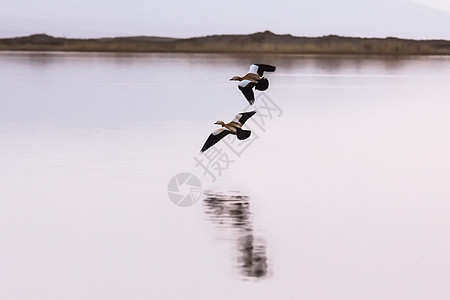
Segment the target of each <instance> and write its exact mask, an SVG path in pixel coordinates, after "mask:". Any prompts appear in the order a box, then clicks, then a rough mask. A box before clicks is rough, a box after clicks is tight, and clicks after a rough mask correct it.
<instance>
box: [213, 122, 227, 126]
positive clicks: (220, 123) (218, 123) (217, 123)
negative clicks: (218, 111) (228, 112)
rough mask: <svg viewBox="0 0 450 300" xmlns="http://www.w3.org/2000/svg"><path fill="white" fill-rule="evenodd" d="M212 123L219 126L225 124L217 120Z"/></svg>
mask: <svg viewBox="0 0 450 300" xmlns="http://www.w3.org/2000/svg"><path fill="white" fill-rule="evenodd" d="M214 124H216V125H221V126H223V125H225V123H224V122H223V121H217V122H216V123H214Z"/></svg>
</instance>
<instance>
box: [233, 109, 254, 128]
mask: <svg viewBox="0 0 450 300" xmlns="http://www.w3.org/2000/svg"><path fill="white" fill-rule="evenodd" d="M254 114H256V111H255V110H254V111H249V112H242V113H238V114H237V115H236V116H235V117H234V120H233V122H238V123H240V124H241V125H244V123H245V122H246V121H247V120H248V119H250V118H251V117H252V116H253V115H254Z"/></svg>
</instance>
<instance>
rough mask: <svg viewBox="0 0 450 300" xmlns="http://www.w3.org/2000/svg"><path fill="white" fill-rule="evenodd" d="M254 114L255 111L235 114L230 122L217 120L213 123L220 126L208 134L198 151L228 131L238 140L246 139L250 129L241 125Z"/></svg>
mask: <svg viewBox="0 0 450 300" xmlns="http://www.w3.org/2000/svg"><path fill="white" fill-rule="evenodd" d="M254 114H256V111H251V112H243V113H239V114H237V115H236V116H235V117H234V119H233V121H231V122H230V123H227V124H225V122H223V121H217V122H216V123H214V124H217V125H221V126H222V127H221V128H219V129H217V130H215V131H214V132H213V133H211V134H210V135H209V137H208V139H207V140H206V142H205V144H204V145H203V148H202V150H200V152H204V151H206V150H208V149H209V148H210V147H212V146H213V145H215V144H216V143H217V142H218V141H220V140H221V139H223V138H224V137H226V136H227V135H228V134H230V133H231V134H234V135H236V136H237V138H238V139H239V140H245V139H247V138H248V137H249V136H250V135H251V131H250V130H244V129H242V128H241V127H242V125H244V123H245V122H246V121H247V120H248V119H250V118H251V116H253V115H254Z"/></svg>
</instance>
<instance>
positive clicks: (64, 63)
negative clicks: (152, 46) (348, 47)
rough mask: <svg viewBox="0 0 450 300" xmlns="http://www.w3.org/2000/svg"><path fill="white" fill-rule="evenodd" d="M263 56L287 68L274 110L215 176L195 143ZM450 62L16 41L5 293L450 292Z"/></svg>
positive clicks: (270, 98) (233, 105)
mask: <svg viewBox="0 0 450 300" xmlns="http://www.w3.org/2000/svg"><path fill="white" fill-rule="evenodd" d="M252 62H264V63H270V64H275V65H277V67H278V69H277V71H276V72H275V73H273V74H267V76H268V78H269V80H270V88H269V90H268V91H267V92H265V94H264V95H263V97H265V98H258V99H257V102H256V108H257V109H258V110H259V112H260V115H263V114H265V118H264V119H263V122H264V124H263V125H262V126H259V125H261V123H259V125H258V123H257V122H256V121H258V120H259V122H261V120H262V119H255V120H254V122H251V120H249V121H248V124H246V125H247V126H249V128H250V127H251V128H252V130H253V131H254V135H253V137H256V136H257V138H255V139H254V140H253V142H252V143H251V144H249V145H248V146H247V147H246V148H243V147H241V148H233V147H235V146H236V145H237V144H234V141H233V140H232V139H229V140H225V141H223V143H221V144H218V146H220V149H219V150H221V151H223V152H222V154H226V156H227V158H228V167H227V168H225V169H224V170H222V171H221V173H220V174H218V173H217V171H216V173H214V174H215V175H216V176H215V177H216V178H215V180H214V181H213V178H212V177H211V176H209V175H208V174H205V172H204V170H203V169H202V168H201V167H199V165H198V162H197V160H196V159H204V162H206V160H207V156H200V154H199V150H200V148H201V146H202V145H203V143H204V141H205V140H206V138H207V136H208V135H209V133H210V132H211V131H212V130H214V129H215V125H213V123H214V122H215V121H217V120H224V121H230V120H231V119H232V118H233V116H234V115H235V114H236V113H238V112H240V111H242V110H243V109H245V108H246V107H247V103H246V101H245V100H244V98H243V96H242V95H241V94H240V92H239V91H238V90H237V88H236V84H235V83H233V82H229V81H228V79H229V78H231V76H233V75H242V74H244V73H245V72H246V71H247V69H248V65H249V64H250V63H252ZM449 80H450V58H448V57H405V58H381V57H335V56H329V57H317V56H256V57H252V56H241V57H236V56H226V55H205V54H192V55H174V54H136V55H129V54H122V55H112V54H61V53H1V54H0V82H1V86H2V95H1V97H0V166H1V170H2V172H1V173H0V190H1V199H2V209H1V210H0V236H1V253H2V255H1V258H0V265H1V266H2V267H1V271H0V298H2V299H30V298H32V299H61V298H63V299H99V298H108V299H149V298H151V299H248V298H252V299H274V298H282V299H292V298H306V299H448V297H449V296H450V288H449V287H448V283H447V281H448V278H449V277H450V271H449V270H450V259H449V256H448V253H449V252H450V242H449V241H448V238H447V237H448V235H449V233H450V218H449V211H450V204H449V203H450V202H449V199H450V191H449V189H448V181H449V178H450V159H449V157H448V153H450V142H449V140H448V128H450V121H449V120H450V119H449V118H448V115H449V113H450V102H449V101H448V99H449V98H448V95H449V94H450V85H448V82H449ZM264 103H266V104H267V103H268V104H271V105H272V106H271V108H272V109H274V110H270V109H268V108H267V106H266V107H264V106H263V104H264ZM274 105H275V106H274ZM270 113H273V115H270V116H269V114H270ZM258 126H259V127H258ZM227 145H229V146H230V145H231V146H230V147H228V146H227ZM233 145H234V146H233ZM236 147H237V146H236ZM233 149H234V150H236V149H239V150H236V151H234V152H233V151H232V150H233ZM209 155H211V153H210V154H209ZM223 157H225V156H223ZM180 172H190V173H192V174H195V176H197V177H198V178H199V179H200V181H201V183H202V186H203V190H204V193H203V194H202V197H201V199H200V200H199V201H198V202H197V203H196V204H195V205H193V206H191V207H189V208H180V207H177V206H175V205H174V204H173V203H172V202H171V201H170V200H169V198H168V194H167V188H168V183H169V181H170V180H171V178H172V177H173V176H174V175H176V174H178V173H180Z"/></svg>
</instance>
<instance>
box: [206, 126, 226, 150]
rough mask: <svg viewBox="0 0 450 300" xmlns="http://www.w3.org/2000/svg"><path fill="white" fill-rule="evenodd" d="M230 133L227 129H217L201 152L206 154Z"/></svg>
mask: <svg viewBox="0 0 450 300" xmlns="http://www.w3.org/2000/svg"><path fill="white" fill-rule="evenodd" d="M229 133H230V131H229V130H228V129H225V128H219V129H217V130H216V131H214V132H213V133H211V134H210V135H209V137H208V139H207V140H206V142H205V144H204V145H203V147H202V150H200V152H205V151H206V150H208V149H209V148H210V147H212V146H213V145H215V144H216V143H217V142H218V141H220V140H221V139H223V138H224V137H226V136H227V135H228V134H229Z"/></svg>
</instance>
